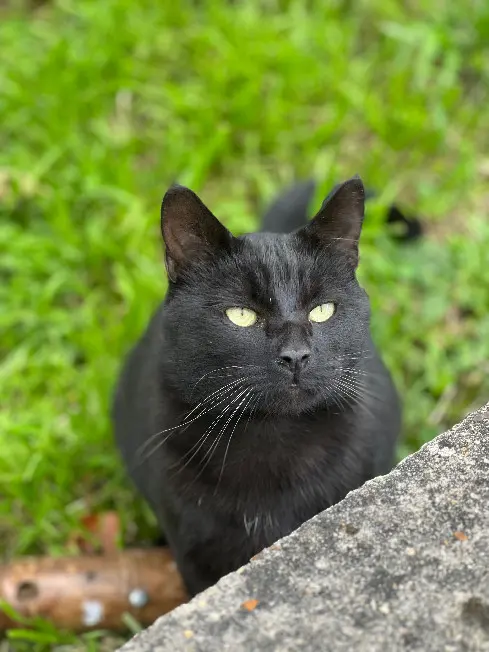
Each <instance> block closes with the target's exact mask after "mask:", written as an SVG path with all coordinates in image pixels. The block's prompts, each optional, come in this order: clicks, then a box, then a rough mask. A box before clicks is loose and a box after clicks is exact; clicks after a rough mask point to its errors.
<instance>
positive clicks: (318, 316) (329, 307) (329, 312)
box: [309, 301, 335, 324]
mask: <svg viewBox="0 0 489 652" xmlns="http://www.w3.org/2000/svg"><path fill="white" fill-rule="evenodd" d="M334 311H335V305H334V303H333V302H332V301H329V302H328V303H322V304H321V305H320V306H316V307H315V308H313V309H312V310H311V312H310V313H309V320H310V321H314V322H316V323H318V324H319V323H321V322H323V321H328V319H330V318H331V317H332V316H333V315H334Z"/></svg>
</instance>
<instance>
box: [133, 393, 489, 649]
mask: <svg viewBox="0 0 489 652" xmlns="http://www.w3.org/2000/svg"><path fill="white" fill-rule="evenodd" d="M251 600H258V604H256V606H255V603H253V602H248V601H251ZM243 605H245V606H243ZM246 607H248V608H246ZM253 607H254V608H253ZM121 649H122V650H123V652H146V651H147V652H149V651H150V650H151V651H153V652H167V651H168V652H178V651H179V650H184V651H189V652H190V651H191V652H207V651H209V652H211V651H212V652H215V651H217V650H219V651H224V650H226V651H227V650H229V652H239V651H241V650H243V651H245V650H246V652H255V651H259V652H261V651H264V652H265V651H272V650H273V651H280V652H297V651H298V650H307V651H308V652H311V651H315V650H317V651H321V652H328V651H330V650H331V652H333V651H334V652H343V651H344V652H356V651H358V650H360V651H363V650H365V651H368V652H375V651H377V650H378V651H382V652H395V651H397V650H409V651H411V650H413V651H414V650H416V651H418V650H419V651H420V652H421V651H422V652H431V651H433V652H452V651H453V652H455V651H458V650H464V651H467V652H475V651H479V650H480V651H485V650H488V651H489V404H488V405H487V406H486V407H485V408H483V409H481V410H479V411H478V412H475V413H473V414H471V415H470V416H469V417H468V418H467V419H466V420H465V421H463V422H462V423H461V424H459V425H457V426H455V427H454V428H453V429H452V430H450V431H449V432H446V433H444V434H442V435H440V436H439V437H437V438H436V439H435V440H433V441H432V442H431V443H429V444H427V445H425V446H424V447H423V448H422V449H421V450H420V451H419V452H418V453H416V454H415V455H412V456H410V457H408V458H407V459H405V460H404V461H403V462H401V463H400V464H399V465H398V466H397V467H396V468H395V469H394V470H393V471H392V472H391V473H390V474H389V475H386V476H383V477H380V478H376V479H375V480H372V481H370V482H368V483H367V484H365V485H364V486H363V487H362V488H361V489H358V490H357V491H353V492H351V493H350V494H349V495H348V496H347V497H346V498H345V500H343V501H342V502H341V503H339V504H338V505H336V506H334V507H332V508H330V509H328V510H326V511H325V512H323V513H322V514H319V515H318V516H316V517H315V518H313V519H312V520H310V521H308V522H307V523H305V524H304V525H303V526H302V527H301V528H299V529H298V530H297V531H296V532H294V533H293V534H291V535H290V536H288V537H286V538H285V539H282V540H281V541H279V542H278V544H277V545H276V546H272V547H271V548H269V549H267V550H265V551H263V552H262V553H260V555H258V556H257V557H256V558H255V559H254V560H253V561H251V562H250V563H249V564H248V565H247V566H245V567H243V568H241V569H240V570H239V571H237V572H236V573H232V574H231V575H228V576H226V577H224V578H223V579H222V580H221V581H220V582H219V583H218V584H217V585H216V586H215V587H212V588H211V589H209V590H207V591H206V592H205V593H202V594H201V595H199V596H197V597H196V598H194V599H193V600H192V601H191V602H189V603H188V604H186V605H183V606H181V607H179V608H178V609H175V610H174V611H173V612H172V613H170V614H168V615H166V616H163V617H162V618H160V619H159V620H157V621H156V623H155V624H154V625H153V626H152V627H150V628H149V629H147V630H146V631H144V632H142V633H141V634H139V635H138V636H136V637H135V638H134V639H132V641H130V642H129V643H127V644H126V645H124V646H123V648H121Z"/></svg>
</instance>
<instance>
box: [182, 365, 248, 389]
mask: <svg viewBox="0 0 489 652" xmlns="http://www.w3.org/2000/svg"><path fill="white" fill-rule="evenodd" d="M250 367H255V368H256V367H258V365H254V364H247V365H228V366H225V367H217V368H216V369H211V370H210V371H208V372H207V373H205V374H204V375H203V376H201V377H200V378H199V380H198V381H197V382H196V383H195V384H194V386H193V387H192V389H191V394H192V393H193V392H194V391H195V388H196V387H197V385H198V384H199V383H200V382H202V381H203V380H204V378H207V377H208V376H212V374H215V373H217V372H218V371H226V370H227V369H246V368H250Z"/></svg>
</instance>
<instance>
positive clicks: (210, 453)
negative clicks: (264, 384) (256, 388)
mask: <svg viewBox="0 0 489 652" xmlns="http://www.w3.org/2000/svg"><path fill="white" fill-rule="evenodd" d="M250 391H252V390H251V389H248V393H249V392H250ZM243 393H244V392H243ZM247 396H248V394H246V396H245V397H244V398H243V399H242V400H241V401H240V403H238V405H237V407H236V408H235V409H234V410H233V412H232V413H231V416H230V417H229V418H228V420H227V421H226V423H225V424H224V426H223V427H222V428H221V430H220V432H219V435H218V436H217V437H216V440H215V441H214V443H213V444H212V446H211V447H210V448H209V450H208V451H207V453H206V454H205V455H204V457H203V458H202V462H204V460H205V459H206V457H208V460H207V462H206V463H205V465H204V467H203V468H205V467H206V466H207V464H208V463H209V462H210V461H211V458H212V456H213V455H214V453H215V451H216V449H217V447H218V446H219V442H220V441H221V438H222V436H223V434H224V432H225V431H226V428H227V427H228V425H229V423H230V422H231V420H232V418H233V416H234V415H235V414H236V412H237V411H238V410H239V408H240V406H241V405H242V403H243V401H244V400H246V398H247ZM238 398H241V395H240V396H239V397H238Z"/></svg>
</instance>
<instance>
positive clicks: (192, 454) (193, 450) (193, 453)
mask: <svg viewBox="0 0 489 652" xmlns="http://www.w3.org/2000/svg"><path fill="white" fill-rule="evenodd" d="M240 390H241V388H240ZM246 391H248V388H247V389H245V390H244V391H238V393H237V395H236V396H233V397H232V398H231V399H230V401H229V403H228V404H227V405H226V407H225V408H224V409H223V410H222V411H221V412H220V413H219V415H218V416H217V417H216V419H214V421H213V422H212V423H211V425H210V426H209V427H208V428H207V430H206V431H205V432H204V434H203V435H201V437H200V439H199V440H198V441H197V443H196V444H194V446H192V448H191V449H190V450H189V451H187V452H186V453H185V454H184V455H183V457H182V458H181V459H180V460H179V461H178V462H176V463H175V464H174V465H173V466H177V465H178V464H179V463H180V462H181V461H183V460H184V459H185V458H186V457H187V456H188V455H190V458H189V459H188V460H187V461H186V462H185V464H184V465H183V466H181V467H180V468H179V470H178V471H177V473H179V472H180V471H183V469H185V468H186V467H187V466H188V465H189V464H190V462H191V461H192V460H193V459H194V457H195V456H196V455H198V453H199V451H200V450H201V449H202V447H203V446H204V445H205V442H206V441H207V439H208V438H209V436H210V434H211V432H212V431H213V430H214V428H215V427H216V425H217V424H218V423H219V421H220V420H221V419H222V418H223V417H224V416H225V414H226V412H228V411H229V410H230V409H231V408H232V407H233V405H234V404H235V403H236V401H237V400H239V399H240V397H241V396H243V394H244V393H245V392H246ZM228 399H229V397H228ZM204 459H205V457H204Z"/></svg>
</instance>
